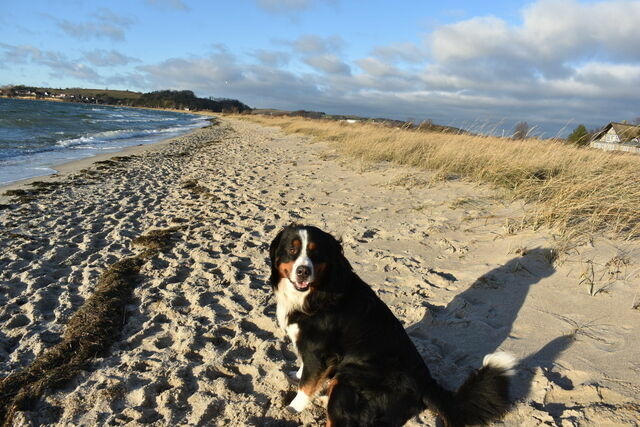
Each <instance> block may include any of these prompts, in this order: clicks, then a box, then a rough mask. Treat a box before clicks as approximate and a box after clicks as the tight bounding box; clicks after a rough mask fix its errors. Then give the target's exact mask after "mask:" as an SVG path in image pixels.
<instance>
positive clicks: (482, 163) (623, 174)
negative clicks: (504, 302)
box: [238, 115, 640, 239]
mask: <svg viewBox="0 0 640 427" xmlns="http://www.w3.org/2000/svg"><path fill="white" fill-rule="evenodd" d="M238 117H239V118H241V119H245V120H246V119H247V118H249V119H250V120H253V121H256V122H259V123H261V124H263V125H271V126H278V127H280V128H282V129H283V130H284V131H285V132H287V133H299V134H304V135H310V136H314V137H317V138H321V139H324V140H327V141H330V142H332V144H333V146H334V147H335V148H336V149H338V150H339V151H340V152H342V153H343V154H347V155H350V156H353V157H356V158H358V159H361V160H364V161H390V162H395V163H400V164H405V165H410V166H414V167H418V168H423V169H428V170H432V171H434V172H435V176H436V177H440V178H443V179H447V178H451V177H462V178H465V179H469V180H471V181H477V182H482V183H488V184H491V185H493V186H495V187H497V188H501V189H506V190H508V194H509V195H510V196H511V197H513V198H516V199H523V200H525V201H526V202H529V203H530V205H529V206H528V208H529V209H530V211H529V212H528V214H527V217H526V221H525V224H528V225H529V226H531V227H533V228H537V227H540V226H548V227H554V228H556V229H558V230H560V231H562V232H563V233H564V234H565V235H572V236H576V235H580V234H589V233H593V232H596V231H602V232H608V233H611V234H613V235H615V236H617V237H622V238H626V239H635V238H638V237H640V215H638V212H640V157H637V156H633V155H629V154H620V153H607V152H602V151H597V150H592V149H586V148H579V147H576V146H573V145H569V144H565V143H562V142H558V141H549V140H539V139H526V140H521V141H516V140H512V139H506V138H498V137H490V136H478V135H466V134H460V135H456V134H450V133H435V132H424V131H416V130H410V129H400V128H392V127H388V126H384V125H380V124H375V123H356V124H348V123H344V122H335V121H325V120H310V119H304V118H298V117H267V116H246V115H245V116H238Z"/></svg>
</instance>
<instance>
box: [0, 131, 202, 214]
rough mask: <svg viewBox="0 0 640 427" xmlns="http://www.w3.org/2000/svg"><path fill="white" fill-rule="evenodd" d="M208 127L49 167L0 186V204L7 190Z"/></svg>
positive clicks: (154, 146) (157, 145)
mask: <svg viewBox="0 0 640 427" xmlns="http://www.w3.org/2000/svg"><path fill="white" fill-rule="evenodd" d="M210 126H211V125H207V126H203V127H201V128H195V129H192V130H190V131H189V132H186V133H184V134H182V135H178V136H174V137H171V138H166V139H161V140H159V141H156V142H152V143H149V144H138V145H132V146H130V147H124V148H123V149H121V150H119V151H113V152H110V153H101V154H96V155H94V156H91V157H83V158H81V159H74V160H69V161H68V162H64V163H60V164H59V165H52V166H50V167H51V169H53V170H54V171H55V172H52V173H49V174H47V175H40V176H34V177H31V178H24V179H19V180H17V181H13V182H9V183H7V184H0V192H2V193H0V203H2V202H3V199H4V198H9V197H10V196H5V195H4V192H5V191H7V190H16V189H23V188H24V187H26V186H28V185H30V184H31V183H32V182H36V181H43V182H52V181H56V180H59V179H64V178H66V177H67V176H68V175H71V174H73V173H77V172H79V171H80V170H82V169H86V168H90V167H91V166H93V164H94V163H96V162H101V161H105V160H109V159H112V158H113V157H118V156H131V155H136V154H141V153H144V152H147V151H152V150H157V149H160V148H162V147H163V146H165V145H168V144H170V143H172V142H173V141H174V140H175V139H178V138H183V137H185V136H189V135H191V134H193V133H194V132H197V131H198V130H200V129H206V128H208V127H210Z"/></svg>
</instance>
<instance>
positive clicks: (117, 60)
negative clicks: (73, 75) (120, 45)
mask: <svg viewBox="0 0 640 427" xmlns="http://www.w3.org/2000/svg"><path fill="white" fill-rule="evenodd" d="M84 58H85V59H86V60H87V61H89V62H90V63H91V64H93V65H95V66H97V67H114V66H120V65H127V64H130V63H132V62H140V61H139V60H138V59H136V58H132V57H130V56H127V55H123V54H121V53H120V52H117V51H115V50H113V49H111V50H105V49H95V50H92V51H90V52H85V54H84Z"/></svg>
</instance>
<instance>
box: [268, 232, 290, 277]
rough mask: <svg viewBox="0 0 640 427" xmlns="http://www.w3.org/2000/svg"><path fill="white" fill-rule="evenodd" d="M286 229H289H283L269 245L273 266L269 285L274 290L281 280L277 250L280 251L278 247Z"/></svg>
mask: <svg viewBox="0 0 640 427" xmlns="http://www.w3.org/2000/svg"><path fill="white" fill-rule="evenodd" d="M286 229H287V227H284V228H282V229H281V230H280V231H279V232H278V234H277V235H276V237H274V238H273V240H272V241H271V244H270V245H269V262H270V264H271V276H270V277H269V283H270V284H271V286H272V287H273V288H274V289H275V287H276V285H277V284H278V279H279V277H278V268H277V266H276V250H277V249H278V246H280V240H282V235H283V234H284V231H285V230H286Z"/></svg>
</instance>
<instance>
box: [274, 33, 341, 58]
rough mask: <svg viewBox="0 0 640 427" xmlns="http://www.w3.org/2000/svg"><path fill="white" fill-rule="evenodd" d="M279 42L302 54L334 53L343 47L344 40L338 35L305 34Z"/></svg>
mask: <svg viewBox="0 0 640 427" xmlns="http://www.w3.org/2000/svg"><path fill="white" fill-rule="evenodd" d="M281 43H282V44H284V45H287V46H290V47H291V48H292V49H293V51H294V52H297V53H302V54H319V53H335V52H337V51H340V50H342V48H343V47H344V40H343V39H342V38H341V37H339V36H331V37H320V36H316V35H305V36H301V37H298V38H297V39H295V40H294V41H285V42H281Z"/></svg>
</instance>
